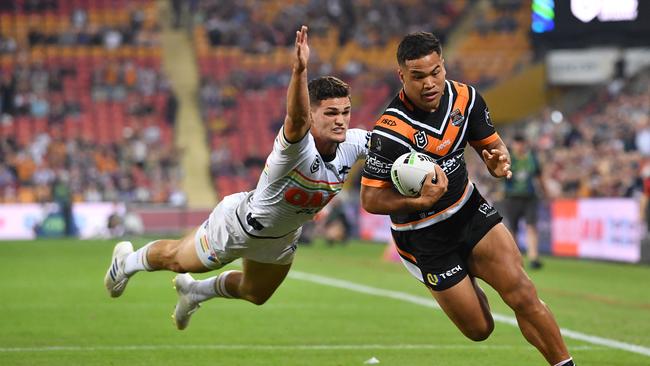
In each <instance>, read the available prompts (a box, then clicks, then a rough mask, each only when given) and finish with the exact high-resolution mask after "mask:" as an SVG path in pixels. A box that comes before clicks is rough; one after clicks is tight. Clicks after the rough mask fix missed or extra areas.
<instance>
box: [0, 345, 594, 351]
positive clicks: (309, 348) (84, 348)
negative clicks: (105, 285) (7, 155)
mask: <svg viewBox="0 0 650 366" xmlns="http://www.w3.org/2000/svg"><path fill="white" fill-rule="evenodd" d="M528 347H529V346H508V345H474V344H448V345H435V344H304V345H301V344H295V345H262V344H221V345H220V344H214V345H213V344H151V345H146V344H141V345H130V346H119V345H118V346H42V347H3V348H0V353H28V352H95V351H159V350H179V349H180V350H200V351H206V350H207V351H209V350H218V351H230V350H249V351H250V350H258V351H346V350H419V349H423V350H465V349H477V348H479V349H485V350H514V349H524V348H528ZM580 349H581V350H587V351H593V350H595V351H597V350H606V348H604V347H592V346H584V347H581V348H580Z"/></svg>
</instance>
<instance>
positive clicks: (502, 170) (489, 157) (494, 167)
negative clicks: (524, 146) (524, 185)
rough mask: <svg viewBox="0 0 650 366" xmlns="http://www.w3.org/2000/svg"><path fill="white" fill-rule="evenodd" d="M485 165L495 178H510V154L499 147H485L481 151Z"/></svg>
mask: <svg viewBox="0 0 650 366" xmlns="http://www.w3.org/2000/svg"><path fill="white" fill-rule="evenodd" d="M481 155H483V160H484V161H485V165H487V167H488V169H489V170H490V173H492V175H493V176H495V177H497V178H503V177H505V178H506V179H510V178H512V171H511V170H510V156H509V155H508V154H507V153H504V152H503V151H501V150H499V149H492V150H490V151H488V150H487V149H485V150H483V151H481Z"/></svg>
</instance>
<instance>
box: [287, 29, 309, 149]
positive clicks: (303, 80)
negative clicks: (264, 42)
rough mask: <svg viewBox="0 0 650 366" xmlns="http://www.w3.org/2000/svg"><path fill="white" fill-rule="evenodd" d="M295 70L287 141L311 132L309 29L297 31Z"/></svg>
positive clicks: (291, 81)
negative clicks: (308, 81) (308, 78)
mask: <svg viewBox="0 0 650 366" xmlns="http://www.w3.org/2000/svg"><path fill="white" fill-rule="evenodd" d="M292 58H293V68H292V72H291V80H290V81H289V89H288V90H287V116H286V117H285V119H284V137H285V138H286V139H287V141H290V142H297V141H300V140H301V139H302V138H303V137H304V136H305V135H306V134H307V131H309V128H310V126H311V120H310V117H309V91H308V88H307V61H308V60H309V44H308V43H307V27H306V26H304V25H303V26H302V27H301V28H300V30H299V31H296V43H295V50H294V53H293V57H292Z"/></svg>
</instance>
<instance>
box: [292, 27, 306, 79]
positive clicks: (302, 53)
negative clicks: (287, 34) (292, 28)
mask: <svg viewBox="0 0 650 366" xmlns="http://www.w3.org/2000/svg"><path fill="white" fill-rule="evenodd" d="M307 29H308V28H307V26H306V25H303V26H302V27H300V30H298V31H296V43H295V52H294V60H293V69H294V71H296V72H303V71H304V70H305V69H306V68H307V61H309V43H308V42H307V38H308V37H307Z"/></svg>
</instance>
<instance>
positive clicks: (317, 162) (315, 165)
mask: <svg viewBox="0 0 650 366" xmlns="http://www.w3.org/2000/svg"><path fill="white" fill-rule="evenodd" d="M318 168H320V159H318V156H317V157H316V159H314V162H313V163H311V166H310V167H309V171H311V172H312V174H313V173H315V172H316V171H317V170H318Z"/></svg>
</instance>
